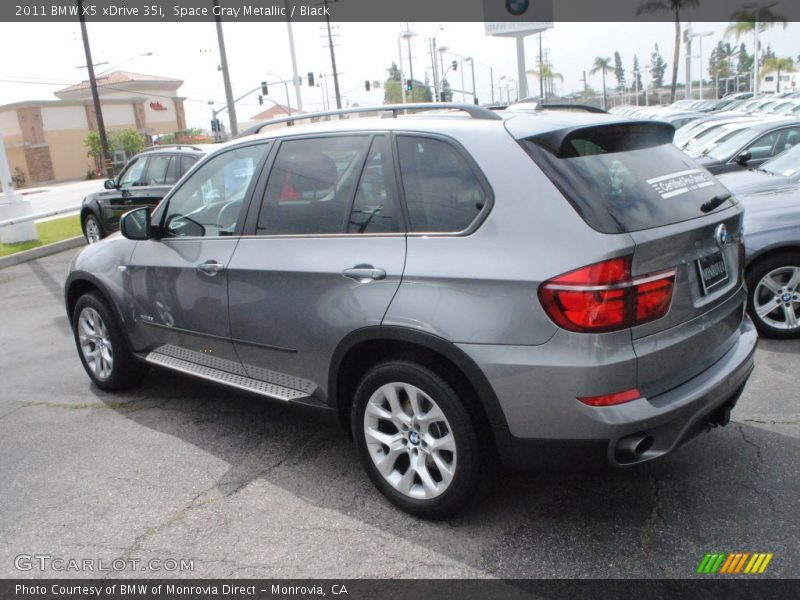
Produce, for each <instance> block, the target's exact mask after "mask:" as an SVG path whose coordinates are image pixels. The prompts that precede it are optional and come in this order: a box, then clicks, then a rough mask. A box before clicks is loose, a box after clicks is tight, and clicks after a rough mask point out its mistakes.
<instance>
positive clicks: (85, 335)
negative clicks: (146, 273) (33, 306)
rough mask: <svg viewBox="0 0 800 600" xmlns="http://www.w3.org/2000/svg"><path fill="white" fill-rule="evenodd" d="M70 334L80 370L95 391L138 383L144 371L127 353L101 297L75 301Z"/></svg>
mask: <svg viewBox="0 0 800 600" xmlns="http://www.w3.org/2000/svg"><path fill="white" fill-rule="evenodd" d="M72 330H73V332H74V336H75V345H76V346H77V348H78V355H79V356H80V359H81V363H83V368H84V369H85V370H86V373H87V374H88V375H89V377H90V378H91V379H92V381H93V382H94V383H95V385H97V387H100V388H102V389H104V390H108V391H119V390H124V389H126V388H129V387H131V386H133V385H135V384H137V383H139V381H141V378H142V377H143V376H144V374H145V372H146V368H145V367H144V366H143V365H142V364H141V363H140V362H138V361H137V360H136V359H135V358H134V356H133V354H132V353H131V351H130V350H129V349H128V345H127V343H126V341H125V338H124V336H123V334H122V330H121V329H120V327H119V325H118V324H117V320H116V319H115V318H114V315H113V313H112V312H111V309H110V308H109V307H108V305H107V304H106V303H105V301H104V300H103V298H102V296H100V295H99V294H97V293H94V292H92V293H88V294H84V295H83V296H81V297H80V298H79V299H78V302H77V303H76V305H75V312H74V313H73V315H72Z"/></svg>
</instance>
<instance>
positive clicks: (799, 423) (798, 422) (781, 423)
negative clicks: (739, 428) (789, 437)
mask: <svg viewBox="0 0 800 600" xmlns="http://www.w3.org/2000/svg"><path fill="white" fill-rule="evenodd" d="M740 422H741V423H758V424H759V425H800V421H798V420H792V421H760V420H758V419H742V421H740Z"/></svg>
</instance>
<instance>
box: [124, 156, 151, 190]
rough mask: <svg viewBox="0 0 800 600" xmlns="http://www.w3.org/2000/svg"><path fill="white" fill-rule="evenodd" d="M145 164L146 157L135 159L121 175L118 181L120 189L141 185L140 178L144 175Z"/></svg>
mask: <svg viewBox="0 0 800 600" xmlns="http://www.w3.org/2000/svg"><path fill="white" fill-rule="evenodd" d="M146 164H147V157H146V156H143V157H141V158H137V159H136V160H134V161H133V162H132V163H131V164H130V165H128V168H127V170H126V171H125V172H124V173H123V174H122V177H121V178H120V180H119V185H120V187H124V188H126V187H132V186H134V185H142V176H143V175H144V167H145V165H146Z"/></svg>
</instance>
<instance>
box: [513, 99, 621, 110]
mask: <svg viewBox="0 0 800 600" xmlns="http://www.w3.org/2000/svg"><path fill="white" fill-rule="evenodd" d="M515 106H519V107H520V109H523V110H525V111H531V110H533V111H538V110H581V111H584V112H590V113H601V114H607V113H608V111H607V110H603V109H602V108H598V107H596V106H592V105H590V104H570V103H568V102H562V103H556V104H540V103H539V102H537V101H536V100H535V99H530V98H523V99H522V100H519V101H517V102H514V103H513V104H509V105H508V106H505V107H500V108H505V109H511V111H512V112H513V111H514V107H515Z"/></svg>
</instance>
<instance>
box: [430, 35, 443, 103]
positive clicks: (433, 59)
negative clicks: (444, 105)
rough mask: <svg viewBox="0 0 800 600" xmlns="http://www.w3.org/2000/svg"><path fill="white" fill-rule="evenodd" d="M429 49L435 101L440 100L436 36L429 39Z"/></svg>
mask: <svg viewBox="0 0 800 600" xmlns="http://www.w3.org/2000/svg"><path fill="white" fill-rule="evenodd" d="M428 49H429V51H430V54H431V68H432V71H433V101H434V102H439V100H440V97H439V66H438V65H437V64H436V38H435V37H432V38H429V39H428Z"/></svg>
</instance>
